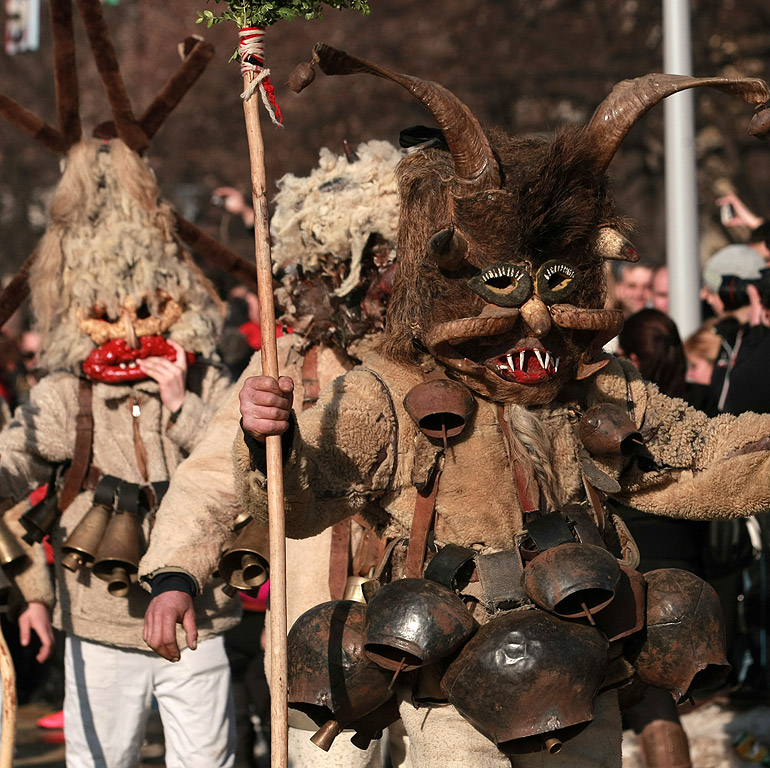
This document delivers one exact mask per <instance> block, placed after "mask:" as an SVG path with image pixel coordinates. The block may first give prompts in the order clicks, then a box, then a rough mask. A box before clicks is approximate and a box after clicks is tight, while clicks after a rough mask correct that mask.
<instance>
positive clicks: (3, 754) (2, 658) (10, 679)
mask: <svg viewBox="0 0 770 768" xmlns="http://www.w3.org/2000/svg"><path fill="white" fill-rule="evenodd" d="M0 677H2V680H3V723H2V730H3V733H2V738H0V768H11V766H12V765H13V749H14V743H15V740H16V670H15V669H14V666H13V659H12V658H11V652H10V651H9V650H8V643H6V642H5V636H4V635H3V631H2V629H0Z"/></svg>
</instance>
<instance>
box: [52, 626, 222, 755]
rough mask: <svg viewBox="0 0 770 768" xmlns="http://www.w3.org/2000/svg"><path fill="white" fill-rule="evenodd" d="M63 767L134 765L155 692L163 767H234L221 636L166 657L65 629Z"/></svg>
mask: <svg viewBox="0 0 770 768" xmlns="http://www.w3.org/2000/svg"><path fill="white" fill-rule="evenodd" d="M64 673H65V691H64V738H65V744H66V763H67V768H136V767H137V766H138V765H139V759H140V750H141V746H142V742H143V740H144V733H145V726H146V724H147V719H148V717H149V715H150V712H151V708H152V699H153V696H155V698H156V700H157V702H158V710H159V712H160V717H161V720H162V722H163V734H164V738H165V743H166V758H165V760H166V768H232V766H233V764H234V762H235V720H234V717H233V702H232V694H231V689H230V666H229V664H228V662H227V655H226V654H225V649H224V639H223V638H222V637H217V638H213V639H211V640H206V641H204V642H202V643H201V644H200V645H199V646H198V648H197V650H195V651H191V650H190V649H189V648H185V649H184V650H183V651H182V658H181V659H180V661H178V662H175V663H172V662H170V661H166V660H165V659H163V658H161V657H160V656H158V655H157V654H154V653H152V652H146V653H145V652H143V651H133V650H126V649H123V648H115V647H113V646H109V645H102V644H101V643H92V642H89V641H86V640H82V639H80V638H78V637H75V636H73V635H67V640H66V644H65V652H64Z"/></svg>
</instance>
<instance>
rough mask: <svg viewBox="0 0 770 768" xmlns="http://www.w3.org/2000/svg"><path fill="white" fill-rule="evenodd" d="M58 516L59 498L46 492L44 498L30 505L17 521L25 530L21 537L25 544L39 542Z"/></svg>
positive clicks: (48, 531)
mask: <svg viewBox="0 0 770 768" xmlns="http://www.w3.org/2000/svg"><path fill="white" fill-rule="evenodd" d="M58 516H59V499H58V498H57V496H56V494H55V493H48V495H46V497H45V498H44V499H42V500H41V501H39V502H38V503H37V504H35V506H34V507H30V508H29V509H28V510H27V511H26V512H25V513H24V514H23V515H22V516H21V518H20V520H19V522H20V523H21V524H22V525H23V526H24V528H25V530H26V531H27V532H26V533H25V534H24V535H23V536H22V538H23V539H24V541H26V542H27V544H39V543H40V542H41V541H42V540H43V539H44V538H45V537H46V536H47V535H48V534H49V533H50V532H51V531H52V530H53V527H54V525H55V523H56V518H57V517H58Z"/></svg>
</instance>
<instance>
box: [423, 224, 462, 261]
mask: <svg viewBox="0 0 770 768" xmlns="http://www.w3.org/2000/svg"><path fill="white" fill-rule="evenodd" d="M427 253H428V256H430V258H431V259H433V261H434V262H435V263H436V264H437V266H439V267H440V268H441V269H444V270H447V271H448V272H452V271H454V270H456V269H458V267H459V266H460V265H461V264H462V263H463V261H464V260H465V255H466V254H467V253H468V242H467V241H466V239H465V238H464V237H463V236H462V235H461V234H460V233H459V232H458V231H457V230H456V229H455V228H454V227H450V228H449V229H442V230H441V231H440V232H437V233H436V234H435V235H433V237H431V239H430V240H429V241H428V248H427Z"/></svg>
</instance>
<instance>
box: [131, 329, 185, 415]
mask: <svg viewBox="0 0 770 768" xmlns="http://www.w3.org/2000/svg"><path fill="white" fill-rule="evenodd" d="M168 343H169V344H170V345H171V346H172V347H173V348H174V349H175V350H176V360H174V361H173V362H172V361H171V360H168V359H166V358H165V357H145V358H144V360H137V365H138V366H139V368H140V369H141V370H142V371H143V372H144V373H146V374H147V375H148V376H149V377H150V378H151V379H154V380H155V381H157V382H158V385H159V387H160V399H161V401H162V403H163V405H165V406H166V408H168V410H169V411H171V413H175V412H176V411H178V410H179V409H180V408H181V407H182V403H183V402H184V394H185V385H186V383H187V354H186V353H185V351H184V349H183V348H182V347H181V345H179V344H177V343H176V342H175V341H172V340H171V339H169V340H168Z"/></svg>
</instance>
